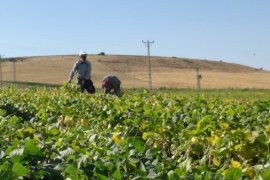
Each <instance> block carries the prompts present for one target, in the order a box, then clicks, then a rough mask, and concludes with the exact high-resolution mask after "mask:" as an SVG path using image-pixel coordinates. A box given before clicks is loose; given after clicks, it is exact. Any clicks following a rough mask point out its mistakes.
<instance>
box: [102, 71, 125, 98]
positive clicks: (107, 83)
mask: <svg viewBox="0 0 270 180" xmlns="http://www.w3.org/2000/svg"><path fill="white" fill-rule="evenodd" d="M120 85H121V81H120V80H119V79H118V77H117V76H114V75H108V76H105V77H104V78H103V80H102V89H103V92H104V93H106V94H107V93H109V94H114V95H117V96H120V95H121V88H120Z"/></svg>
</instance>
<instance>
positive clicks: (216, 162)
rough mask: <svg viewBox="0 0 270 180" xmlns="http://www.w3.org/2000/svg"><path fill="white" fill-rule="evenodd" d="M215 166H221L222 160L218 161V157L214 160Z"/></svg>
mask: <svg viewBox="0 0 270 180" xmlns="http://www.w3.org/2000/svg"><path fill="white" fill-rule="evenodd" d="M213 164H214V165H216V166H219V165H220V160H219V159H217V158H216V157H214V158H213Z"/></svg>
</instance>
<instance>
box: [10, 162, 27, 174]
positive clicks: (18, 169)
mask: <svg viewBox="0 0 270 180" xmlns="http://www.w3.org/2000/svg"><path fill="white" fill-rule="evenodd" d="M12 171H13V172H14V173H15V174H16V175H17V176H18V177H19V176H25V175H26V174H27V173H29V172H30V170H29V169H28V168H26V167H24V166H23V165H22V164H21V163H14V164H13V167H12Z"/></svg>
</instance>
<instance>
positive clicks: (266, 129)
mask: <svg viewBox="0 0 270 180" xmlns="http://www.w3.org/2000/svg"><path fill="white" fill-rule="evenodd" d="M265 132H267V133H270V124H268V125H267V126H266V127H265Z"/></svg>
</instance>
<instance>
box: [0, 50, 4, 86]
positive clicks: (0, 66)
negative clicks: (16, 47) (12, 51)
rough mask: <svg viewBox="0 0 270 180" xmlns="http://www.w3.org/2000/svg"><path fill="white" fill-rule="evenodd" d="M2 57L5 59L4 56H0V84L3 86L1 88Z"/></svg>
mask: <svg viewBox="0 0 270 180" xmlns="http://www.w3.org/2000/svg"><path fill="white" fill-rule="evenodd" d="M2 57H4V55H1V54H0V84H1V87H2V86H3V73H2Z"/></svg>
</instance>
